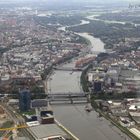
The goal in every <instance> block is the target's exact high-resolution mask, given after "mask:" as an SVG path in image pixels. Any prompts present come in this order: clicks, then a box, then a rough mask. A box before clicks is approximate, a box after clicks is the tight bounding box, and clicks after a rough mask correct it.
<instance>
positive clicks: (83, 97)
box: [47, 93, 90, 104]
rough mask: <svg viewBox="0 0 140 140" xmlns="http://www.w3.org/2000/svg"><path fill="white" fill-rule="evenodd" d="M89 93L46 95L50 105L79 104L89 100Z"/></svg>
mask: <svg viewBox="0 0 140 140" xmlns="http://www.w3.org/2000/svg"><path fill="white" fill-rule="evenodd" d="M89 95H90V94H89V93H54V94H53V93H52V94H47V97H48V100H49V102H50V104H81V103H87V102H88V101H89V99H90V97H89Z"/></svg>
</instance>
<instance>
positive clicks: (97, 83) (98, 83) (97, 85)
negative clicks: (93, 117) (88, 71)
mask: <svg viewBox="0 0 140 140" xmlns="http://www.w3.org/2000/svg"><path fill="white" fill-rule="evenodd" d="M101 90H102V82H101V81H94V91H95V92H100V91H101Z"/></svg>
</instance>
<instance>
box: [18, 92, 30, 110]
mask: <svg viewBox="0 0 140 140" xmlns="http://www.w3.org/2000/svg"><path fill="white" fill-rule="evenodd" d="M30 103H31V93H30V91H29V90H21V91H20V92H19V109H20V111H28V110H29V109H30Z"/></svg>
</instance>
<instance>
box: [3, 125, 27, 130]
mask: <svg viewBox="0 0 140 140" xmlns="http://www.w3.org/2000/svg"><path fill="white" fill-rule="evenodd" d="M28 127H29V126H27V125H18V126H16V127H9V128H0V131H12V130H14V129H23V128H28Z"/></svg>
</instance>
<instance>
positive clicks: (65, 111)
mask: <svg viewBox="0 0 140 140" xmlns="http://www.w3.org/2000/svg"><path fill="white" fill-rule="evenodd" d="M83 23H84V22H83ZM85 24H87V22H85ZM80 25H81V24H80ZM76 26H77V25H76ZM59 30H63V31H65V30H66V27H61V28H59ZM77 34H79V35H80V36H82V37H84V38H86V39H87V40H88V41H89V42H90V44H89V46H87V47H89V48H90V49H89V50H90V52H89V53H91V55H97V54H98V53H100V52H104V51H105V50H104V43H103V42H102V41H101V40H100V39H99V38H95V37H93V36H91V35H89V34H88V33H77ZM87 55H88V54H87ZM75 62H76V60H75V59H73V60H72V61H71V62H70V63H67V64H64V65H62V67H71V68H74V67H75ZM80 75H81V72H71V71H57V70H56V71H54V73H53V75H52V76H51V78H50V80H49V83H48V86H49V88H50V92H51V93H52V94H53V93H60V92H62V93H64V92H65V93H69V92H74V93H77V92H81V91H82V89H81V86H80ZM52 109H53V111H54V115H55V118H56V119H57V120H58V121H59V122H60V123H61V124H62V125H64V126H65V127H66V128H67V129H68V130H69V131H71V132H72V133H73V134H74V135H75V136H76V137H78V138H79V140H124V139H126V140H130V139H129V138H128V137H127V136H126V135H125V134H123V133H122V132H121V131H120V130H119V129H117V128H116V127H114V126H112V125H111V124H110V122H109V121H107V120H105V119H104V118H98V113H97V112H95V111H92V112H90V113H87V112H86V111H85V104H79V105H78V104H77V105H76V104H75V105H74V104H71V105H53V106H52Z"/></svg>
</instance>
